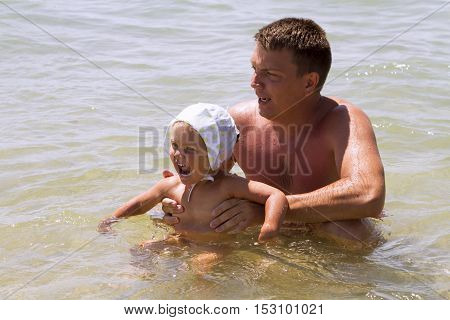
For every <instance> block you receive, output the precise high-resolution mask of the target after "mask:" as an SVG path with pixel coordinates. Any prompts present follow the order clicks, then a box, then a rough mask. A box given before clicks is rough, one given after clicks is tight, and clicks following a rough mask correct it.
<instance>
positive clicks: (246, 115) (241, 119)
mask: <svg viewBox="0 0 450 320" xmlns="http://www.w3.org/2000/svg"><path fill="white" fill-rule="evenodd" d="M256 107H257V101H256V100H255V99H254V100H249V101H243V102H240V103H238V104H235V105H234V106H232V107H230V108H228V112H229V113H230V115H231V116H232V117H233V119H234V121H235V122H236V125H238V126H240V125H245V124H248V123H249V122H250V121H252V119H253V118H254V116H255V110H256Z"/></svg>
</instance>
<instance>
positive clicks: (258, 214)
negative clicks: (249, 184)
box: [210, 199, 264, 233]
mask: <svg viewBox="0 0 450 320" xmlns="http://www.w3.org/2000/svg"><path fill="white" fill-rule="evenodd" d="M212 218H213V220H212V221H211V223H210V227H211V228H213V229H215V231H216V232H223V231H227V232H229V233H239V232H241V231H243V230H245V229H247V228H248V227H250V226H253V225H256V224H260V223H262V222H263V221H264V206H263V205H260V204H257V203H254V202H251V201H247V200H241V199H228V200H225V201H224V202H222V203H221V204H219V205H218V206H217V207H216V208H215V209H214V210H213V212H212Z"/></svg>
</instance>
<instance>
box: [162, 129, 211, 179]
mask: <svg viewBox="0 0 450 320" xmlns="http://www.w3.org/2000/svg"><path fill="white" fill-rule="evenodd" d="M170 160H171V161H172V163H173V165H174V167H175V169H176V170H177V172H178V175H179V176H180V179H181V182H182V183H183V184H186V185H192V184H194V183H197V182H200V181H201V180H202V179H203V178H204V177H205V176H206V175H207V174H208V173H209V168H210V166H209V160H208V152H207V148H206V145H205V142H204V141H203V139H202V138H201V136H200V135H199V134H198V132H197V131H195V130H194V129H193V128H192V127H191V126H190V125H188V124H186V123H184V122H175V123H174V124H173V125H172V127H171V128H170Z"/></svg>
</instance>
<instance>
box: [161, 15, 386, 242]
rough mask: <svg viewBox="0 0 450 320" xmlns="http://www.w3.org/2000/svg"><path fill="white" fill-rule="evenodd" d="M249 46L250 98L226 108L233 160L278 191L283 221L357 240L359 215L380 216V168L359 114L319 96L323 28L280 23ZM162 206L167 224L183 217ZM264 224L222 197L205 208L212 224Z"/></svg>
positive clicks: (362, 230) (326, 49)
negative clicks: (283, 201) (231, 123)
mask: <svg viewBox="0 0 450 320" xmlns="http://www.w3.org/2000/svg"><path fill="white" fill-rule="evenodd" d="M255 40H256V46H255V49H254V52H253V55H252V58H251V63H252V67H253V69H254V74H253V77H252V80H251V86H252V88H253V89H254V90H255V93H256V95H257V98H258V99H257V100H253V101H248V102H243V103H240V104H237V105H236V106H234V107H232V108H231V109H230V113H231V115H232V116H233V118H234V120H235V122H236V124H237V126H238V128H239V130H240V132H241V134H240V137H239V142H238V144H237V145H236V148H235V150H234V158H235V159H236V161H237V162H238V164H239V166H240V167H241V168H242V170H243V171H244V173H245V175H246V177H247V178H248V179H251V180H256V181H260V182H264V183H267V184H269V185H271V186H274V187H276V188H278V189H280V190H282V191H283V192H284V193H285V194H286V195H287V198H288V202H289V207H290V208H289V212H288V213H287V214H286V218H285V222H300V223H306V224H311V225H314V226H315V227H314V229H316V230H321V231H325V232H327V233H329V234H332V235H334V236H337V237H340V238H346V239H356V240H360V241H362V242H364V241H365V240H366V239H367V236H368V233H367V231H368V228H367V220H366V219H364V218H368V217H375V218H376V217H380V214H381V211H382V209H383V206H384V196H385V182H384V170H383V165H382V163H381V159H380V155H379V152H378V148H377V144H376V140H375V135H374V132H373V129H372V126H371V123H370V121H369V119H368V117H367V116H366V115H365V114H364V112H363V111H361V110H360V109H359V108H357V107H355V106H354V105H352V104H351V103H349V102H346V101H344V100H341V99H338V98H328V97H324V96H321V94H320V90H321V89H322V86H323V85H324V83H325V80H326V77H327V74H328V71H329V69H330V67H331V50H330V46H329V43H328V41H327V39H326V35H325V32H324V30H323V29H322V28H321V27H320V26H318V25H317V24H316V23H315V22H313V21H312V20H308V19H296V18H285V19H281V20H278V21H275V22H273V23H271V24H269V25H267V26H265V27H263V28H262V29H260V30H259V31H258V33H257V34H256V35H255ZM165 175H170V173H167V172H166V173H165ZM163 210H164V211H165V212H166V216H165V218H164V220H165V221H166V222H167V223H169V224H174V223H177V221H179V220H178V219H183V216H182V213H181V212H182V208H181V207H180V206H179V205H178V204H177V203H175V202H174V201H172V200H170V199H165V200H164V201H163ZM263 219H264V207H263V206H260V205H257V204H254V203H251V202H249V201H244V200H240V199H230V200H227V201H225V202H223V203H222V204H221V205H219V206H218V207H217V208H216V209H215V210H214V212H213V213H212V221H211V227H212V228H215V230H216V231H218V232H225V231H227V232H239V231H241V230H244V229H245V228H247V227H248V226H251V225H254V224H257V223H261V222H262V221H263Z"/></svg>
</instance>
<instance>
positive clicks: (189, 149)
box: [184, 147, 195, 153]
mask: <svg viewBox="0 0 450 320" xmlns="http://www.w3.org/2000/svg"><path fill="white" fill-rule="evenodd" d="M184 152H186V153H193V152H195V149H194V148H189V147H187V148H185V149H184Z"/></svg>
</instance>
